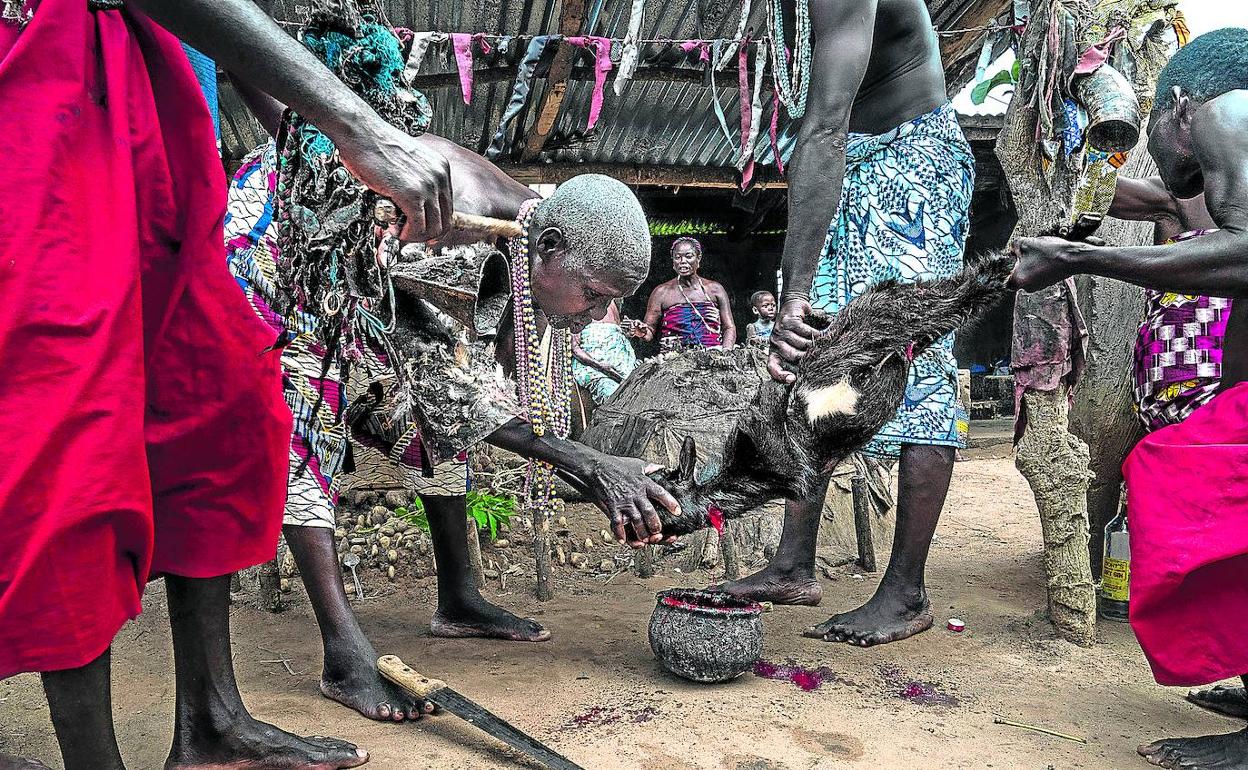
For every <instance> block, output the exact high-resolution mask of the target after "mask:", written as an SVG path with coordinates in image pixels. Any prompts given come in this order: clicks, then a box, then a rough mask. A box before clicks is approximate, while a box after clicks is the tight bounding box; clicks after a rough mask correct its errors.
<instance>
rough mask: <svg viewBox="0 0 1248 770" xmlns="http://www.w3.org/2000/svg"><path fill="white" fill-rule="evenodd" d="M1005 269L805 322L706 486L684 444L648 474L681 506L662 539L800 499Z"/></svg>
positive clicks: (885, 411) (909, 289)
mask: <svg viewBox="0 0 1248 770" xmlns="http://www.w3.org/2000/svg"><path fill="white" fill-rule="evenodd" d="M1012 266H1013V262H1012V260H1011V259H1009V258H1007V257H1003V256H995V257H989V258H986V259H984V260H983V261H981V262H979V263H978V264H974V265H971V266H969V267H967V268H966V269H964V270H963V271H962V272H961V273H960V274H959V275H957V276H954V277H952V278H945V279H941V280H933V281H919V282H918V283H913V284H900V283H897V282H895V281H888V282H884V283H880V284H878V285H876V286H874V287H872V288H871V289H870V290H868V291H866V292H865V293H863V294H862V295H861V296H859V297H856V298H855V299H854V300H853V301H852V302H850V303H849V304H848V305H847V306H846V307H845V309H844V310H842V311H841V312H840V313H838V314H837V315H836V316H835V317H833V318H831V319H829V318H828V317H827V316H820V317H818V318H816V319H813V320H812V322H811V323H812V325H814V326H816V328H820V329H821V331H820V334H819V336H818V337H817V338H816V339H815V344H814V347H813V348H812V349H811V351H810V353H809V354H808V355H807V356H806V357H805V358H804V359H803V360H802V363H801V366H800V368H799V370H798V373H797V381H796V382H795V383H793V384H792V385H783V384H780V383H777V382H773V381H770V380H769V381H768V382H766V383H764V384H763V386H762V388H761V390H760V391H759V393H758V397H757V399H756V400H755V403H754V405H753V406H752V407H751V408H750V409H749V410H748V411H746V413H745V414H744V415H742V417H741V419H740V420H738V422H737V425H736V427H734V428H733V430H732V432H731V433H730V434H729V436H728V439H727V442H726V444H725V446H724V451H723V455H722V456H723V461H722V463H721V464H720V466H719V467H718V468H713V469H711V474H710V476H711V477H710V478H709V479H707V480H704V481H697V480H695V478H694V460H695V457H696V454H697V448H696V446H695V445H694V443H693V439H692V438H686V439H685V442H684V446H683V447H682V449H681V458H680V464H679V466H678V467H677V468H676V469H675V470H667V471H661V472H659V473H657V474H655V476H654V478H655V479H656V480H657V481H659V482H660V483H661V484H663V486H664V487H666V488H667V489H668V490H669V491H671V492H672V494H673V495H674V496H675V497H676V499H677V500H678V501H679V502H680V505H681V515H680V516H679V517H671V516H668V517H667V518H666V519H665V520H664V526H663V532H664V534H669V535H681V534H686V533H688V532H692V531H694V530H697V529H702V528H704V527H707V526H716V527H718V526H721V525H722V519H723V518H724V517H726V518H734V517H736V516H740V515H742V514H744V513H747V512H748V511H751V510H753V509H754V508H757V507H758V506H760V505H762V504H763V503H766V502H768V501H770V500H774V499H777V498H782V497H783V498H798V499H800V498H802V497H805V496H807V495H808V494H809V493H810V492H811V490H812V489H814V487H815V485H816V484H817V483H818V481H819V478H820V477H821V476H822V475H824V474H825V473H827V472H828V471H830V470H831V469H832V468H834V467H835V466H836V465H837V464H838V463H840V462H841V461H842V460H844V459H845V458H846V457H848V456H849V455H850V454H851V453H853V452H854V451H856V450H858V449H859V448H861V447H862V446H863V445H865V444H866V443H867V442H868V441H869V440H870V439H871V437H872V436H874V435H875V434H876V433H877V432H878V431H879V430H880V428H882V427H883V426H884V425H885V423H887V422H888V421H889V420H890V419H892V417H893V416H894V415H895V414H896V412H897V405H898V404H899V403H901V399H902V397H903V396H904V394H905V388H906V379H907V375H908V373H909V368H910V361H911V359H913V357H914V356H915V355H917V354H918V353H920V352H922V351H923V350H925V349H926V348H927V347H928V346H929V345H931V344H932V343H933V342H935V341H936V340H938V339H940V338H941V337H943V336H945V335H946V334H948V333H949V332H951V331H954V330H955V329H957V328H958V327H959V326H961V325H962V324H964V323H966V322H967V321H968V320H970V319H972V318H974V317H975V316H977V315H979V314H980V313H982V312H983V311H985V310H987V309H988V308H990V307H991V306H992V305H994V304H995V303H997V302H998V301H1000V300H1001V299H1002V298H1003V297H1005V296H1007V295H1008V294H1010V293H1011V290H1010V289H1007V288H1006V285H1005V283H1006V279H1007V278H1008V277H1009V274H1010V269H1011V267H1012Z"/></svg>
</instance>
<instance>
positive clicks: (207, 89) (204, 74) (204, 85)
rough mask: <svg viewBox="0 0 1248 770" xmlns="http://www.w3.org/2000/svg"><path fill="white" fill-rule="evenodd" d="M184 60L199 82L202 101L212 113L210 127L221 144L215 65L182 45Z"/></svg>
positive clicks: (187, 46) (205, 57) (192, 49)
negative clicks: (202, 93) (202, 95)
mask: <svg viewBox="0 0 1248 770" xmlns="http://www.w3.org/2000/svg"><path fill="white" fill-rule="evenodd" d="M182 49H183V50H184V51H186V58H187V59H189V60H190V62H191V69H192V70H194V71H195V79H196V80H198V81H199V90H200V91H203V92H204V100H205V101H207V102H208V111H209V112H211V113H212V127H213V129H214V130H215V131H216V132H217V144H218V145H220V144H221V111H220V109H219V108H218V105H217V63H216V62H215V61H213V60H212V59H209V58H208V57H207V56H205V55H204V54H202V53H200V52H199V51H196V50H195V49H194V48H191V47H190V46H189V45H187V44H186V43H183V44H182Z"/></svg>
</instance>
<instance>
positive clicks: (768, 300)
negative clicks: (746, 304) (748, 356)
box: [745, 291, 776, 345]
mask: <svg viewBox="0 0 1248 770" xmlns="http://www.w3.org/2000/svg"><path fill="white" fill-rule="evenodd" d="M750 309H751V310H753V311H754V315H755V316H756V317H757V318H758V320H757V321H755V322H754V323H752V324H750V325H749V326H747V327H745V340H746V342H749V343H753V344H755V345H766V344H767V343H768V342H770V341H771V330H772V327H774V326H775V323H776V297H775V295H774V294H772V293H771V292H769V291H756V292H754V293H753V294H751V295H750Z"/></svg>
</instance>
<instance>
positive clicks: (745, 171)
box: [737, 37, 754, 190]
mask: <svg viewBox="0 0 1248 770" xmlns="http://www.w3.org/2000/svg"><path fill="white" fill-rule="evenodd" d="M737 88H738V90H739V91H740V93H741V158H740V161H739V162H740V163H741V189H742V190H744V189H745V188H747V187H749V186H750V180H751V179H753V178H754V156H753V155H752V154H750V153H751V150H752V149H753V148H752V147H751V146H750V128H751V126H752V125H753V117H754V116H753V109H752V108H751V106H750V103H751V99H750V39H749V38H748V37H747V38H745V39H744V40H742V41H741V47H740V48H738V49H737ZM747 154H749V157H746V156H747Z"/></svg>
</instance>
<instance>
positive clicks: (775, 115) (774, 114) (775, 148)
mask: <svg viewBox="0 0 1248 770" xmlns="http://www.w3.org/2000/svg"><path fill="white" fill-rule="evenodd" d="M779 134H780V94H779V93H777V92H776V86H775V84H774V83H773V84H772V86H771V151H772V153H773V154H774V155H775V158H776V171H778V172H780V176H784V154H783V153H781V152H780V136H779Z"/></svg>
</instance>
